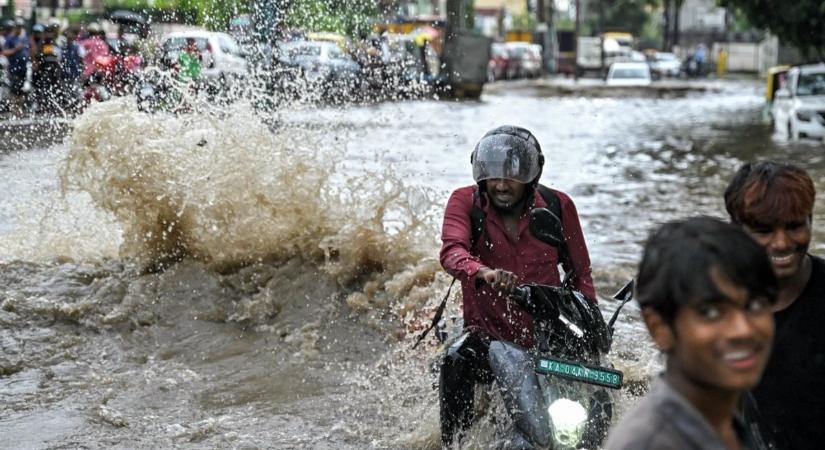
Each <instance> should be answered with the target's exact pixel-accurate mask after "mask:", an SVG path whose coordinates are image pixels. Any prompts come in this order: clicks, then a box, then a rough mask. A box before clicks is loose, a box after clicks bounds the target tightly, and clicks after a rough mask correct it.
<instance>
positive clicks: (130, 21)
mask: <svg viewBox="0 0 825 450" xmlns="http://www.w3.org/2000/svg"><path fill="white" fill-rule="evenodd" d="M109 20H111V21H112V22H114V23H117V24H121V25H142V26H146V18H145V17H143V15H142V14H139V13H136V12H134V11H125V10H119V11H115V12H113V13H112V14H111V15H110V16H109Z"/></svg>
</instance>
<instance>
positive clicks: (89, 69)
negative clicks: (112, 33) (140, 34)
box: [0, 18, 142, 112]
mask: <svg viewBox="0 0 825 450" xmlns="http://www.w3.org/2000/svg"><path fill="white" fill-rule="evenodd" d="M0 46H1V47H2V56H3V57H4V58H6V61H7V65H8V67H7V69H6V70H7V75H8V79H9V85H10V88H11V89H10V90H11V99H10V105H11V107H12V109H13V110H18V111H21V110H23V109H29V110H34V111H35V112H38V111H43V110H48V109H62V110H76V109H77V108H80V107H81V106H82V105H83V104H84V103H85V102H88V101H89V100H90V98H89V97H90V96H94V95H95V94H94V92H91V91H89V92H87V88H88V87H89V85H90V84H93V83H95V82H101V81H102V80H101V78H111V79H113V80H114V79H116V82H117V83H121V84H123V85H125V84H127V83H128V82H129V81H130V80H129V74H130V73H131V72H134V71H135V70H137V68H139V67H140V66H141V65H142V60H141V57H140V56H137V55H133V54H132V53H134V51H133V50H134V49H133V47H132V46H131V45H130V43H129V42H128V41H127V40H126V39H124V37H123V35H122V33H119V34H118V37H117V38H112V39H107V37H106V33H105V32H104V30H103V28H102V27H101V25H100V24H98V23H90V24H88V25H85V26H82V27H81V26H76V25H72V26H67V27H64V26H63V25H62V24H61V22H59V21H49V22H48V23H46V24H41V23H35V24H33V25H32V26H31V27H28V28H27V26H26V21H25V20H23V19H22V18H17V19H16V20H11V19H9V20H5V21H3V22H2V33H0Z"/></svg>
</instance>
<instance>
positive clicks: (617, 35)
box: [602, 31, 633, 47]
mask: <svg viewBox="0 0 825 450" xmlns="http://www.w3.org/2000/svg"><path fill="white" fill-rule="evenodd" d="M602 38H603V39H604V40H605V41H606V40H608V39H613V40H614V41H616V43H617V44H619V47H633V35H632V34H630V33H625V32H619V31H608V32H607V33H604V34H603V35H602Z"/></svg>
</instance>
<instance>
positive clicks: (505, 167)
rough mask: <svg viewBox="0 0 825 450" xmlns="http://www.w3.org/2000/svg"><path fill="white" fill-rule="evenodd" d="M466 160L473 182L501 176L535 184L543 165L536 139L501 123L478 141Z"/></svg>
mask: <svg viewBox="0 0 825 450" xmlns="http://www.w3.org/2000/svg"><path fill="white" fill-rule="evenodd" d="M470 162H471V163H472V164H473V178H474V179H475V181H476V183H481V182H482V181H484V180H489V179H491V178H505V179H508V180H513V181H518V182H519V183H524V184H530V185H535V184H536V183H538V180H539V177H540V176H541V170H542V167H543V166H544V155H542V154H541V146H539V141H538V140H537V139H536V137H535V136H533V133H531V132H529V131H528V130H526V129H524V128H521V127H516V126H512V125H504V126H500V127H498V128H495V129H493V130H490V131H488V132H487V134H485V135H484V137H482V138H481V140H480V141H478V144H476V147H475V149H474V150H473V153H472V155H471V156H470Z"/></svg>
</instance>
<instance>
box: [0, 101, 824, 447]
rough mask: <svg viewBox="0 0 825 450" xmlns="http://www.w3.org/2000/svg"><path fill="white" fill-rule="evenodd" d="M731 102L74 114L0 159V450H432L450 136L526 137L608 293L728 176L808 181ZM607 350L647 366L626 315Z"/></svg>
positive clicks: (479, 441) (641, 375) (636, 367)
mask: <svg viewBox="0 0 825 450" xmlns="http://www.w3.org/2000/svg"><path fill="white" fill-rule="evenodd" d="M741 91H742V89H741V87H740V86H734V88H732V90H731V92H729V93H724V92H723V93H722V94H719V95H717V94H713V95H704V96H698V97H696V98H687V99H680V100H673V101H658V100H657V101H651V100H630V101H629V103H628V102H618V101H614V100H611V99H600V100H598V101H589V100H587V99H564V100H553V99H542V98H522V97H507V96H494V97H489V98H487V99H486V101H485V102H484V103H480V104H477V103H467V104H462V103H458V104H447V103H437V102H410V103H403V104H385V105H378V106H371V107H359V108H352V109H344V110H328V109H312V108H307V109H305V110H299V111H293V112H291V113H290V114H281V118H280V119H279V120H280V125H278V126H276V127H274V128H272V127H268V126H266V125H265V124H264V121H262V120H261V119H260V118H259V117H258V115H257V114H256V113H255V112H254V111H252V110H251V109H250V108H249V107H248V106H247V105H245V104H243V103H238V104H236V105H234V106H232V107H231V108H230V109H228V110H227V111H223V112H214V111H210V112H204V113H197V114H189V115H182V116H179V117H175V116H150V115H144V114H141V113H138V112H136V111H135V110H134V108H133V107H132V104H131V103H130V102H129V101H128V100H124V101H122V102H117V101H116V102H108V103H103V104H98V105H95V107H94V108H93V109H91V110H90V111H88V112H87V113H86V114H84V115H83V116H82V117H80V118H79V119H78V121H77V123H76V124H75V126H74V131H73V133H72V134H71V136H70V137H69V139H68V140H67V142H66V145H65V146H57V147H53V148H48V149H42V150H37V149H34V150H32V151H31V152H30V153H26V154H19V155H12V156H9V157H6V158H4V159H3V160H2V162H3V164H8V165H9V167H10V169H9V170H6V171H4V172H3V173H9V174H12V175H13V176H12V177H6V179H11V180H12V182H14V183H16V184H14V186H15V188H17V192H19V194H18V195H19V198H20V203H16V202H14V201H13V200H7V201H4V202H0V217H2V218H3V220H2V224H0V229H2V230H3V231H4V233H3V234H2V235H1V236H0V260H3V261H5V262H4V263H3V265H2V270H0V277H2V282H0V285H2V288H0V295H1V297H0V302H1V303H0V305H1V307H0V327H2V330H1V331H0V347H1V348H2V350H3V353H2V356H0V395H2V397H3V400H4V403H3V406H2V407H0V426H2V427H3V429H4V435H6V436H10V439H11V442H12V443H13V446H14V447H17V448H61V447H62V448H65V447H92V448H96V447H103V446H106V447H116V448H158V447H190V448H204V447H205V448H365V447H372V448H411V449H412V448H415V449H418V448H435V447H437V445H438V421H437V418H438V414H437V400H436V396H435V391H434V390H433V389H432V383H433V382H434V381H435V377H434V375H433V374H432V372H431V370H430V361H431V359H432V357H433V356H434V355H435V354H436V352H437V350H436V349H434V348H432V347H430V348H423V349H420V350H418V351H410V350H409V345H410V340H409V337H410V331H411V330H414V329H416V328H418V327H419V326H420V324H421V322H422V321H423V320H425V319H426V318H427V317H428V314H429V313H428V311H431V309H432V306H433V305H434V304H435V303H437V301H438V300H439V298H438V297H440V295H442V293H443V292H444V289H445V288H446V284H447V282H448V279H447V277H446V276H445V275H444V274H443V273H442V272H441V271H440V269H439V268H438V264H437V261H435V259H434V256H435V254H436V251H437V241H436V238H437V227H438V223H439V222H440V208H441V203H442V202H443V200H444V198H445V195H446V193H447V192H448V189H449V188H450V187H453V186H456V185H459V184H462V183H466V180H467V179H468V178H469V176H468V174H466V173H464V172H467V171H464V172H462V171H459V170H458V169H457V168H460V167H465V168H466V164H467V158H466V155H467V152H468V149H467V146H468V145H471V144H470V142H471V141H472V140H473V139H475V138H477V137H478V136H477V135H480V134H481V133H482V132H483V128H484V127H486V126H487V125H488V124H497V123H500V122H502V121H508V122H510V121H512V122H518V123H524V124H525V125H527V126H528V127H530V128H533V129H536V130H538V134H539V135H540V138H541V140H542V143H543V144H544V148H545V152H547V153H548V155H550V156H551V159H550V164H549V165H548V170H546V171H545V180H547V179H550V180H552V181H553V184H554V185H555V186H558V187H561V188H563V189H565V190H567V191H568V192H571V193H572V194H573V196H574V198H575V199H576V201H577V204H578V207H579V211H580V214H581V216H582V221H583V224H584V227H585V232H586V233H587V234H588V237H589V240H590V245H591V250H592V253H593V260H594V266H595V268H596V276H597V281H598V283H599V286H600V288H601V293H602V294H606V293H608V292H610V291H611V290H613V289H615V288H617V287H618V286H619V285H620V284H621V283H622V282H623V281H624V280H626V279H627V278H628V277H630V276H632V272H633V267H632V264H633V262H634V261H635V258H636V257H637V256H636V254H635V253H636V252H637V251H638V245H639V244H638V243H639V242H640V241H641V240H642V239H643V238H644V235H645V233H646V230H647V229H648V228H649V227H650V226H651V225H652V224H654V223H655V222H657V221H659V220H665V219H667V218H671V217H674V216H678V215H681V214H688V213H696V212H702V213H711V214H719V212H720V210H719V206H720V201H719V199H718V197H717V194H718V192H719V191H720V189H721V188H722V187H723V186H724V182H725V180H726V178H727V176H729V174H730V173H731V172H732V170H735V168H736V165H737V164H738V162H739V161H742V160H747V159H750V158H753V157H776V156H783V155H789V154H790V155H794V156H795V157H803V158H807V160H808V161H810V163H811V166H812V168H813V172H814V174H815V175H816V176H815V178H816V179H817V182H818V180H819V174H821V173H825V166H823V167H820V166H822V159H821V158H819V159H818V160H817V159H815V157H814V156H812V155H815V154H816V152H817V151H818V149H817V148H816V147H815V146H810V145H807V146H806V145H801V146H786V145H784V144H782V145H775V144H772V143H771V141H770V136H769V135H768V134H766V133H764V132H763V131H760V128H758V127H755V126H753V125H752V123H753V122H754V121H755V118H756V117H757V116H758V114H757V113H758V106H759V93H758V91H756V89H754V88H752V87H747V86H746V87H745V92H744V93H742V92H741ZM628 105H631V106H632V107H631V108H629V107H628ZM674 111H678V114H677V113H675V112H674ZM434 117H438V118H439V119H440V120H439V121H436V122H434V121H433V118H434ZM547 120H551V121H553V123H554V124H555V126H554V127H552V128H542V125H541V124H542V123H544V121H547ZM583 120H587V121H588V125H587V126H586V127H580V126H579V127H577V124H580V123H582V121H583ZM427 127H430V128H427ZM661 129H664V130H666V131H665V132H664V134H662V133H663V132H662V131H661ZM398 139H402V141H398ZM404 139H407V140H409V142H407V141H404ZM414 140H416V141H414ZM418 140H420V142H418ZM413 142H415V143H413ZM395 147H397V148H400V149H408V150H410V149H412V150H410V154H409V155H403V154H401V155H400V154H399V153H400V152H397V151H393V149H394V148H395ZM388 162H389V164H388ZM582 167H586V168H587V170H582V169H581V168H582ZM0 170H5V169H4V168H3V167H2V166H0ZM14 177H19V180H18V181H19V182H18V181H14ZM430 183H432V184H433V185H434V186H435V189H433V187H432V186H428V184H430ZM817 215H818V216H821V215H822V213H821V211H820V210H819V209H818V210H817ZM818 222H819V221H817V223H818ZM31 237H34V239H31ZM817 237H820V233H819V232H818V231H817ZM457 303H458V302H457V301H453V302H452V303H451V310H450V311H449V314H456V313H457V311H456V308H457ZM614 306H615V305H613V304H612V303H611V302H609V301H605V302H603V309H604V311H605V313H610V312H611V311H612V308H613V307H614ZM617 339H618V342H617V343H616V346H615V348H616V354H615V355H614V362H615V363H616V365H617V366H618V367H619V368H621V369H623V370H625V371H626V373H627V376H628V378H629V379H630V380H631V381H634V382H644V381H645V380H646V379H647V377H648V376H650V374H652V373H654V372H655V371H656V370H657V368H658V367H660V366H659V364H660V363H659V361H658V360H657V358H656V357H655V354H654V352H653V351H652V349H650V348H649V346H648V345H646V344H642V345H640V342H646V341H645V333H644V331H643V329H642V328H641V327H640V326H639V325H638V321H637V319H636V318H635V315H634V314H633V309H632V307H631V308H630V310H629V314H627V315H626V316H625V317H623V319H622V321H621V326H620V332H619V333H618V337H617ZM629 403H630V402H629V401H626V402H625V403H623V405H626V404H629ZM474 431H475V434H476V439H475V440H473V441H471V442H470V443H469V444H468V447H470V448H485V447H486V445H487V443H488V442H489V441H490V437H491V435H492V433H493V432H494V427H493V426H492V424H491V422H490V421H489V420H486V421H485V420H482V421H481V424H480V425H479V426H478V427H477V429H476V430H474Z"/></svg>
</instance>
